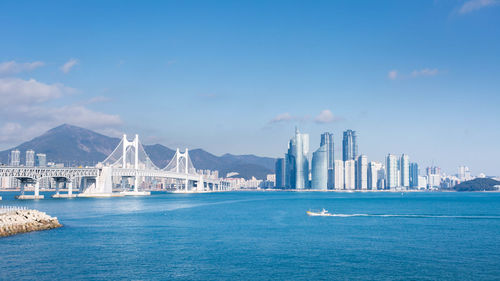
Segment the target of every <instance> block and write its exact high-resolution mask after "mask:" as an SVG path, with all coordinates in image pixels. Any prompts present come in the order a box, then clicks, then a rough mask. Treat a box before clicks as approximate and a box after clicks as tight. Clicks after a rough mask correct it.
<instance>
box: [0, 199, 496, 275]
mask: <svg viewBox="0 0 500 281" xmlns="http://www.w3.org/2000/svg"><path fill="white" fill-rule="evenodd" d="M47 195H48V194H47ZM0 196H2V197H3V198H4V200H3V201H0V205H17V206H27V207H29V208H35V209H39V210H41V211H45V212H47V213H48V214H50V215H53V216H57V217H58V218H59V220H60V222H61V223H62V224H64V227H62V228H59V229H54V230H49V231H42V232H32V233H27V234H21V235H16V236H11V237H7V238H0V279H1V280H23V279H36V280H61V279H62V280H67V279H76V280H81V279H92V280H96V279H97V280H119V279H126V280H499V279H500V237H499V235H500V194H498V193H405V194H400V193H330V192H329V193H321V192H301V193H293V192H229V193H211V194H165V193H155V194H153V195H152V196H150V197H125V198H100V199H91V198H79V199H45V200H39V201H17V200H13V196H14V194H13V193H5V192H4V193H0ZM320 208H326V209H328V210H329V211H330V212H331V213H336V214H343V215H352V214H359V215H355V216H339V217H308V216H307V215H306V213H305V211H306V210H308V209H320Z"/></svg>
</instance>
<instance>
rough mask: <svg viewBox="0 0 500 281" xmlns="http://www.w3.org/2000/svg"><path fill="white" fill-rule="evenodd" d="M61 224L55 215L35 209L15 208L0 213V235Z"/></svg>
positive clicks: (49, 227) (54, 226)
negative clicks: (14, 209) (15, 209)
mask: <svg viewBox="0 0 500 281" xmlns="http://www.w3.org/2000/svg"><path fill="white" fill-rule="evenodd" d="M61 226H62V225H61V224H60V223H59V221H58V220H57V218H56V217H51V216H49V215H47V214H46V213H44V212H40V211H37V210H17V211H11V212H7V213H3V214H0V237H5V236H10V235H14V234H19V233H25V232H31V231H39V230H47V229H52V228H58V227H61Z"/></svg>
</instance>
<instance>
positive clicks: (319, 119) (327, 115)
mask: <svg viewBox="0 0 500 281" xmlns="http://www.w3.org/2000/svg"><path fill="white" fill-rule="evenodd" d="M336 120H337V118H335V116H334V115H333V113H332V112H331V111H330V110H328V109H325V110H322V111H321V113H320V114H319V115H318V116H316V118H314V122H316V123H320V124H325V123H332V122H334V121H336Z"/></svg>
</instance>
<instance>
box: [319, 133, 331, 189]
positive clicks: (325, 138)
mask: <svg viewBox="0 0 500 281" xmlns="http://www.w3.org/2000/svg"><path fill="white" fill-rule="evenodd" d="M320 146H326V157H327V168H328V183H327V187H328V189H334V186H335V180H334V178H335V174H334V167H335V154H334V151H335V150H334V148H335V147H334V143H333V134H332V133H328V132H326V133H323V134H321V143H320Z"/></svg>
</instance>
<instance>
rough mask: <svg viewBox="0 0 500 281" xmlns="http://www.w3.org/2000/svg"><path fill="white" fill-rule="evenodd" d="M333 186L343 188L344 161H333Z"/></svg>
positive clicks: (336, 188) (337, 188) (338, 188)
mask: <svg viewBox="0 0 500 281" xmlns="http://www.w3.org/2000/svg"><path fill="white" fill-rule="evenodd" d="M333 169H334V172H335V176H334V187H335V190H342V189H344V161H342V160H335V161H334V168H333Z"/></svg>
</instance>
